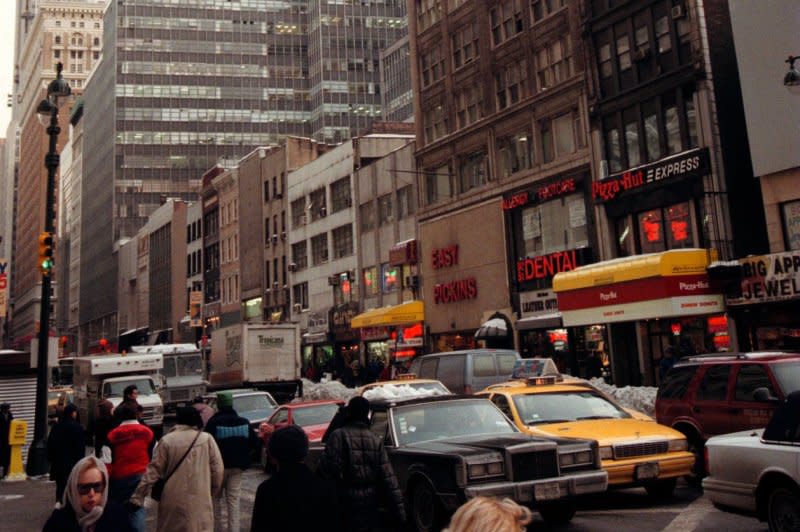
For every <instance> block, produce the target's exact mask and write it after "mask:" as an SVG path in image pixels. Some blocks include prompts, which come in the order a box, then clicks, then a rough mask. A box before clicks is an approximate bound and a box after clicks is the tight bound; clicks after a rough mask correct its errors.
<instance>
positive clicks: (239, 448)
mask: <svg viewBox="0 0 800 532" xmlns="http://www.w3.org/2000/svg"><path fill="white" fill-rule="evenodd" d="M217 408H218V409H219V410H218V411H217V413H216V414H214V415H213V416H211V419H209V420H208V423H207V424H206V432H208V433H209V434H211V436H213V437H214V441H216V442H217V446H218V447H219V450H220V453H221V454H222V461H223V463H224V464H225V475H224V478H223V481H222V489H221V490H220V493H219V496H218V497H217V498H216V499H215V500H214V522H215V523H216V530H218V531H221V530H225V527H224V526H222V525H223V519H222V504H223V502H224V504H225V507H226V508H227V511H228V520H227V525H228V527H227V529H228V530H229V531H230V532H234V531H236V532H238V531H239V528H240V522H241V515H240V509H239V502H240V499H241V488H242V471H244V470H245V469H247V468H248V467H250V462H251V460H250V456H251V451H252V450H253V449H255V448H256V446H258V444H259V441H258V437H257V436H256V434H255V432H253V431H252V430H251V429H250V421H248V420H247V419H246V418H243V417H241V416H240V415H239V414H237V413H236V410H234V409H233V395H232V394H231V393H230V392H219V393H218V394H217Z"/></svg>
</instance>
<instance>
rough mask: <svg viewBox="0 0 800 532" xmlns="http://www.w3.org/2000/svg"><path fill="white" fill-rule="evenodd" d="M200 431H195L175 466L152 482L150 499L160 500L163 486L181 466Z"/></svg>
mask: <svg viewBox="0 0 800 532" xmlns="http://www.w3.org/2000/svg"><path fill="white" fill-rule="evenodd" d="M200 432H201V431H199V430H198V431H197V436H195V437H194V439H193V440H192V443H191V444H190V445H189V448H188V449H186V452H185V453H183V456H181V459H180V460H178V463H177V464H175V467H173V468H172V471H170V472H169V474H168V475H167V476H166V477H164V478H159V479H158V480H156V483H155V484H153V487H152V488H150V498H151V499H153V500H154V501H160V500H161V494H162V493H163V492H164V486H165V485H166V484H167V481H168V480H169V478H170V477H171V476H172V474H173V473H174V472H175V471H177V470H178V468H179V467H180V466H181V464H182V463H183V461H184V460H185V459H186V457H187V456H189V452H191V450H192V447H194V444H195V442H196V441H197V438H199V437H200Z"/></svg>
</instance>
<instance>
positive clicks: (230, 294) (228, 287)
mask: <svg viewBox="0 0 800 532" xmlns="http://www.w3.org/2000/svg"><path fill="white" fill-rule="evenodd" d="M238 302H239V275H238V274H234V275H231V276H230V277H226V278H225V279H222V304H223V305H224V304H226V303H238Z"/></svg>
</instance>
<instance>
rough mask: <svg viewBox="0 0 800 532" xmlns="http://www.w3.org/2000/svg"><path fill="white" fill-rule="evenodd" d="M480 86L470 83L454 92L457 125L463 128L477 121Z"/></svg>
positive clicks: (479, 114) (479, 112) (478, 116)
mask: <svg viewBox="0 0 800 532" xmlns="http://www.w3.org/2000/svg"><path fill="white" fill-rule="evenodd" d="M480 101H481V88H480V86H478V85H472V86H470V87H467V88H465V89H464V90H462V91H459V92H457V93H456V120H457V127H458V128H463V127H467V126H468V125H470V124H473V123H475V122H477V121H478V119H479V118H480V117H481V108H480Z"/></svg>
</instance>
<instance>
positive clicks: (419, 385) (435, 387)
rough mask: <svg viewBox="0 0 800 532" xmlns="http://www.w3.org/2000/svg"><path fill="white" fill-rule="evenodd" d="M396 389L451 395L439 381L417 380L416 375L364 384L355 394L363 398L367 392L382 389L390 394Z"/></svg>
mask: <svg viewBox="0 0 800 532" xmlns="http://www.w3.org/2000/svg"><path fill="white" fill-rule="evenodd" d="M398 388H402V389H406V390H407V389H409V388H411V389H413V391H415V392H418V393H421V394H425V395H451V394H452V392H451V391H450V390H448V389H447V386H445V385H444V384H442V383H441V382H440V381H437V380H436V379H418V378H417V375H416V374H414V373H405V374H402V375H398V376H397V377H396V378H394V379H392V380H390V381H377V382H372V383H370V384H365V385H364V386H361V387H360V388H359V389H358V390H357V391H356V394H358V395H361V396H363V395H364V394H365V393H367V392H370V391H376V390H378V389H383V390H384V391H387V392H388V393H392V392H394V391H397V390H398ZM400 391H402V390H400ZM368 395H370V394H368Z"/></svg>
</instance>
